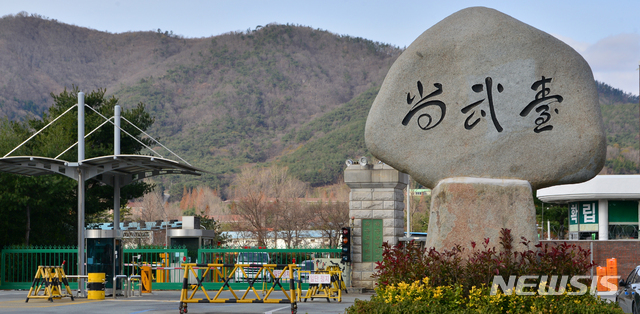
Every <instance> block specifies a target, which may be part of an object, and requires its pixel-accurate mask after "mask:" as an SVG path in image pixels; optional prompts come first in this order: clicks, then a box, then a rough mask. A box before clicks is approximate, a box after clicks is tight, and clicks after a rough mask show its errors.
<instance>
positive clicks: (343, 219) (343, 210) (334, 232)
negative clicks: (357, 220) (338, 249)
mask: <svg viewBox="0 0 640 314" xmlns="http://www.w3.org/2000/svg"><path fill="white" fill-rule="evenodd" d="M310 210H311V212H313V213H314V216H315V219H314V220H313V221H312V222H313V226H314V228H315V229H317V230H320V232H322V235H323V237H325V238H327V239H329V246H331V247H334V246H337V245H338V242H339V241H340V229H342V227H347V226H349V203H348V202H338V201H328V202H322V201H321V202H318V203H316V204H312V205H311V209H310Z"/></svg>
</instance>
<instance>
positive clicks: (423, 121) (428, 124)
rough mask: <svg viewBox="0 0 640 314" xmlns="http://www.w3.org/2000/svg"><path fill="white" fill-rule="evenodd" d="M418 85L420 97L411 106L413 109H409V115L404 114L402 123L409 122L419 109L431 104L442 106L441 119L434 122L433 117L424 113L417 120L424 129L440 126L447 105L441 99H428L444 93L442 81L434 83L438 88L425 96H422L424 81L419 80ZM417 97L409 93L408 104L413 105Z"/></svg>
mask: <svg viewBox="0 0 640 314" xmlns="http://www.w3.org/2000/svg"><path fill="white" fill-rule="evenodd" d="M417 85H418V95H420V99H419V100H418V102H417V103H416V104H415V105H413V107H411V109H410V110H409V113H407V115H406V116H404V119H402V125H407V124H409V121H411V118H413V116H414V115H415V114H416V113H417V112H418V111H420V110H422V109H425V108H427V107H430V106H437V107H439V108H440V119H438V121H436V122H435V123H433V124H432V122H433V117H432V116H431V115H430V114H428V113H423V114H421V115H419V116H418V118H417V119H416V122H417V123H418V126H419V127H420V128H421V129H423V130H429V129H433V128H435V127H436V126H438V124H440V122H442V120H444V116H445V114H446V113H447V105H445V104H444V103H443V102H442V101H440V100H428V99H429V98H431V97H434V96H437V95H440V94H442V84H440V83H435V84H433V86H435V88H436V90H435V91H433V92H432V93H430V94H429V95H427V96H424V97H422V93H423V87H422V82H420V81H418V84H417ZM415 98H416V95H413V97H411V93H407V104H409V105H411V104H412V103H413V101H414V100H415Z"/></svg>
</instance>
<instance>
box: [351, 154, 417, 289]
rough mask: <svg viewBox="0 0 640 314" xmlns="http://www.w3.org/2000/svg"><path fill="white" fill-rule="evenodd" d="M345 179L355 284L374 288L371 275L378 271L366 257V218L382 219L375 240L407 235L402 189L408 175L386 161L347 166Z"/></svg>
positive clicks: (379, 240)
mask: <svg viewBox="0 0 640 314" xmlns="http://www.w3.org/2000/svg"><path fill="white" fill-rule="evenodd" d="M344 181H345V183H346V184H347V185H348V186H349V188H351V193H349V217H350V218H351V224H352V226H351V227H352V231H351V236H352V240H351V243H352V256H351V260H352V262H351V267H352V283H353V286H354V287H360V288H368V289H372V288H373V287H374V284H375V281H374V280H373V278H371V275H373V273H374V272H375V261H374V260H370V258H366V259H367V261H363V260H364V258H363V253H364V252H363V247H362V244H363V239H362V226H363V220H366V219H381V220H382V234H381V235H380V234H375V235H374V237H373V238H374V239H376V240H375V242H380V244H382V242H389V244H396V243H398V239H399V238H400V237H402V236H404V212H403V210H404V194H403V193H402V190H403V189H404V188H405V186H407V184H408V183H409V176H408V175H407V174H405V173H402V172H399V171H397V170H395V169H393V168H392V167H391V166H388V165H385V164H377V165H360V164H353V165H350V166H348V167H347V169H346V170H345V172H344ZM374 244H376V243H374ZM376 245H377V244H376Z"/></svg>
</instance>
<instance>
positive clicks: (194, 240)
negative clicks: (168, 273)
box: [167, 216, 216, 263]
mask: <svg viewBox="0 0 640 314" xmlns="http://www.w3.org/2000/svg"><path fill="white" fill-rule="evenodd" d="M167 237H169V241H170V243H171V246H179V245H180V246H185V247H186V248H187V256H186V260H185V262H187V263H195V262H196V259H198V249H200V248H201V247H203V246H213V245H214V243H213V241H214V239H215V237H216V232H215V231H214V230H206V229H201V228H200V218H198V217H195V216H182V228H181V229H169V230H168V231H167Z"/></svg>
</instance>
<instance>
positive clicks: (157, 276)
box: [123, 246, 187, 290]
mask: <svg viewBox="0 0 640 314" xmlns="http://www.w3.org/2000/svg"><path fill="white" fill-rule="evenodd" d="M123 253H124V272H123V274H124V275H127V276H131V275H138V274H140V266H142V265H146V266H151V267H152V268H153V271H152V272H151V273H152V278H153V283H152V289H156V290H174V289H175V290H177V289H181V288H182V276H183V274H184V273H183V272H181V271H180V268H181V267H180V265H181V263H182V262H184V261H185V260H184V258H185V257H186V256H187V249H186V248H185V247H184V246H180V247H169V248H165V247H161V246H158V247H142V248H138V249H127V250H124V252H123ZM158 268H160V269H158ZM163 268H167V269H166V270H165V269H163Z"/></svg>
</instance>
